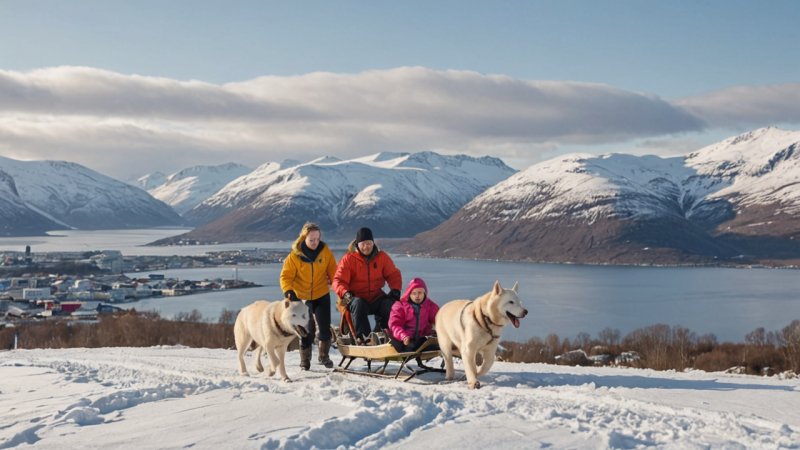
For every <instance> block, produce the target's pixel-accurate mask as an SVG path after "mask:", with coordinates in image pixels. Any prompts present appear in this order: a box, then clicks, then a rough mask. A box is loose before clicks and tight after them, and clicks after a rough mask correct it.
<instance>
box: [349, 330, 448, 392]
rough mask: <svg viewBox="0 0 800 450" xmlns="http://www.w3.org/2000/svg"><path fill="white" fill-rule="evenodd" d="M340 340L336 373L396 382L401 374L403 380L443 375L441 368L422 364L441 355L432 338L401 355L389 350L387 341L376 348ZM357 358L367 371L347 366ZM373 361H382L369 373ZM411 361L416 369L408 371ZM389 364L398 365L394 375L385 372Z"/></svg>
mask: <svg viewBox="0 0 800 450" xmlns="http://www.w3.org/2000/svg"><path fill="white" fill-rule="evenodd" d="M341 341H342V340H341V339H337V345H338V347H339V353H341V354H342V360H341V361H340V362H339V366H338V367H336V369H334V370H335V371H336V372H343V373H352V374H356V375H366V376H372V377H379V378H394V379H398V378H400V376H401V375H404V376H405V377H404V378H403V381H408V380H410V379H412V378H414V377H416V376H417V375H420V374H423V373H427V372H442V373H444V369H442V368H436V367H430V366H427V365H425V362H427V361H429V360H431V359H433V358H436V357H439V356H440V355H441V354H440V352H439V349H438V347H436V345H437V343H438V341H437V339H436V338H435V337H429V338H428V339H427V340H426V341H425V342H424V343H423V344H422V345H421V346H420V347H419V349H417V350H416V351H414V352H403V353H399V352H398V351H397V350H395V348H394V347H392V344H390V343H388V342H387V343H385V344H380V345H353V344H345V343H343V342H341ZM431 347H433V348H435V350H431V349H430V348H431ZM357 359H363V360H364V361H366V363H367V370H354V369H351V368H350V364H352V363H353V361H355V360H357ZM345 361H347V364H345ZM373 361H376V362H378V363H380V362H382V363H383V365H382V366H381V367H380V368H378V369H376V370H373V369H372V363H373ZM411 361H416V363H417V367H416V368H411V367H410V366H409V363H410V362H411ZM390 362H397V363H399V364H400V366H399V367H398V368H397V370H396V371H395V372H392V371H391V370H387V369H389V363H390ZM343 365H344V366H343Z"/></svg>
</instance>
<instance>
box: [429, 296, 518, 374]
mask: <svg viewBox="0 0 800 450" xmlns="http://www.w3.org/2000/svg"><path fill="white" fill-rule="evenodd" d="M517 284H518V283H514V287H512V288H511V289H503V287H502V286H500V282H499V281H495V282H494V287H493V288H492V290H491V291H489V292H487V293H486V294H484V295H482V296H480V297H478V298H476V299H475V300H453V301H451V302H448V303H447V304H445V305H444V306H442V307H441V309H439V313H438V314H437V315H436V334H437V336H438V337H439V347H440V348H441V349H442V357H443V358H444V362H445V370H446V372H447V373H446V374H445V378H446V379H447V380H452V379H453V376H454V375H455V374H454V370H453V347H454V346H455V347H456V348H457V349H458V351H459V353H460V354H461V359H462V360H463V361H464V372H466V375H467V384H468V385H469V388H470V389H478V388H480V387H481V383H480V381H478V377H479V376H482V375H486V373H487V372H489V369H490V368H491V367H492V364H494V359H495V352H496V351H497V344H498V342H500V330H502V328H503V326H504V325H505V324H507V323H509V322H511V324H513V325H514V327H515V328H519V319H521V318H523V317H525V316H526V315H528V310H527V309H525V308H524V307H523V306H522V302H521V301H520V299H519V297H518V296H517ZM478 355H480V357H481V364H480V371H479V370H478V363H477V358H478Z"/></svg>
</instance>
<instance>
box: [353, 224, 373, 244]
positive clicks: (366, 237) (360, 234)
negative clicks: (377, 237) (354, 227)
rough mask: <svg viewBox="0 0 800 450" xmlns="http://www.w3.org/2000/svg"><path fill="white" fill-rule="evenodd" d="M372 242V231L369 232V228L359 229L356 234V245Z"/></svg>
mask: <svg viewBox="0 0 800 450" xmlns="http://www.w3.org/2000/svg"><path fill="white" fill-rule="evenodd" d="M372 240H373V239H372V230H370V229H369V228H367V227H364V228H359V230H358V231H357V232H356V245H358V243H359V242H364V241H372Z"/></svg>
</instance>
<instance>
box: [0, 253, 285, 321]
mask: <svg viewBox="0 0 800 450" xmlns="http://www.w3.org/2000/svg"><path fill="white" fill-rule="evenodd" d="M284 256H285V252H276V251H271V250H264V249H252V250H230V251H221V252H209V253H206V254H205V255H199V256H177V255H173V256H124V255H122V253H121V252H120V251H118V250H102V251H89V252H47V253H36V252H32V251H31V248H30V247H27V248H26V250H25V251H24V252H13V251H5V252H2V253H0V327H2V326H15V323H17V322H20V321H29V320H53V319H62V320H63V319H67V320H96V319H97V315H98V314H103V313H111V312H115V311H121V310H122V308H120V307H119V306H116V305H117V304H120V303H125V302H131V301H137V300H141V299H144V298H148V297H172V296H179V295H190V294H198V293H203V292H209V291H215V290H222V289H242V288H250V287H258V286H260V285H258V284H255V283H253V282H250V281H246V280H241V279H239V278H238V271H237V270H236V269H234V271H233V277H232V278H231V279H222V278H216V279H203V280H187V279H178V278H167V277H166V276H165V275H164V274H159V273H157V272H158V271H161V270H167V269H183V268H203V267H219V266H227V265H230V266H238V265H250V264H267V263H278V262H281V261H282V259H283V257H284ZM137 272H141V273H142V276H141V277H138V276H135V275H132V274H135V273H137ZM126 274H128V275H126Z"/></svg>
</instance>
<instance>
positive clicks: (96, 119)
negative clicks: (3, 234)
mask: <svg viewBox="0 0 800 450" xmlns="http://www.w3.org/2000/svg"><path fill="white" fill-rule="evenodd" d="M703 126H704V123H703V122H702V121H701V120H700V119H698V118H697V117H696V116H695V115H693V114H690V113H688V112H687V111H686V110H684V109H683V108H681V107H678V106H674V105H672V104H670V103H668V102H666V101H664V100H662V99H660V98H658V97H656V96H652V95H645V94H640V93H635V92H630V91H625V90H621V89H616V88H613V87H610V86H606V85H600V84H589V83H576V82H559V81H545V82H542V81H526V80H516V79H512V78H509V77H507V76H501V75H482V74H479V73H475V72H467V71H436V70H431V69H426V68H422V67H403V68H397V69H391V70H380V71H368V72H362V73H357V74H334V73H311V74H307V75H302V76H296V77H260V78H256V79H253V80H249V81H244V82H239V83H229V84H224V85H214V84H210V83H204V82H200V81H179V80H171V79H165V78H155V77H144V76H137V75H123V74H119V73H114V72H109V71H105V70H99V69H93V68H85V67H56V68H49V69H41V70H35V71H31V72H13V71H0V152H2V153H3V154H4V155H5V156H10V157H17V158H26V159H66V160H70V161H75V162H78V163H81V164H85V165H87V166H89V167H92V168H94V169H96V170H100V171H102V172H104V173H107V174H109V175H112V176H118V177H120V178H127V177H129V176H131V175H140V174H142V173H144V172H149V171H154V170H157V169H158V170H161V171H164V172H167V171H170V170H177V169H180V168H183V167H186V166H189V165H194V164H213V163H219V162H223V161H237V162H241V163H244V164H247V165H250V166H253V167H255V166H257V165H259V164H261V163H263V162H266V161H273V160H282V159H284V158H287V157H292V158H296V159H304V158H307V157H312V156H316V155H321V154H334V155H337V156H341V157H349V156H356V155H363V154H365V153H368V152H376V151H382V150H395V151H415V150H421V149H453V150H458V151H466V152H471V153H474V154H487V153H488V154H493V155H495V156H500V157H509V158H513V159H524V158H525V157H527V158H529V159H530V160H536V159H537V157H538V154H539V153H540V152H543V151H549V150H552V148H553V147H554V146H558V145H576V144H584V145H585V144H594V143H608V142H621V141H626V140H629V139H635V138H645V137H657V136H664V135H670V134H673V133H680V132H686V131H698V130H701V129H702V128H703ZM526 153H527V155H526Z"/></svg>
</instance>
